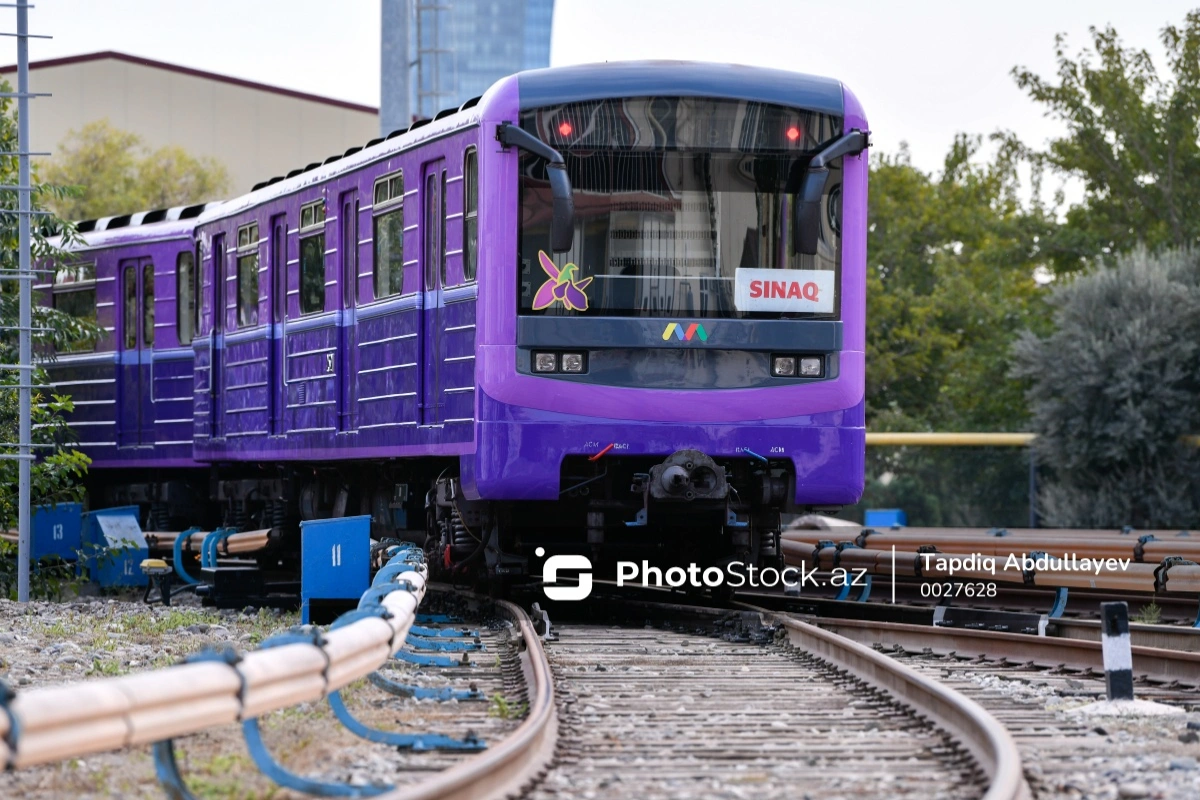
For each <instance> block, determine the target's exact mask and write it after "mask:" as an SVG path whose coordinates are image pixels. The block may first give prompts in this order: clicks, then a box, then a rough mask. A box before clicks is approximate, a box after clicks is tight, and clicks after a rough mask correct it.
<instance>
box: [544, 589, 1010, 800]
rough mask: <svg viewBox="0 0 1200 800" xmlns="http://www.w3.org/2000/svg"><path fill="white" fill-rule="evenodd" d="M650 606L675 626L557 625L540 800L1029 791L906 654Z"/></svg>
mask: <svg viewBox="0 0 1200 800" xmlns="http://www.w3.org/2000/svg"><path fill="white" fill-rule="evenodd" d="M640 609H641V612H642V613H645V614H648V615H651V616H654V617H656V618H658V619H659V620H660V621H662V622H665V623H667V624H668V626H669V627H667V628H651V627H643V626H642V625H640V624H637V623H633V624H630V625H626V626H620V627H614V626H612V625H587V624H569V625H559V626H556V627H555V631H556V632H557V637H558V638H557V641H554V642H552V643H550V645H549V655H550V661H551V664H552V667H553V670H554V674H555V678H556V689H557V692H558V698H559V700H558V706H559V713H560V715H561V718H562V720H561V721H562V730H561V733H560V743H559V748H558V755H557V760H556V764H555V767H554V769H552V770H551V771H550V772H549V773H548V774H547V776H546V777H545V778H544V779H543V781H542V782H541V783H540V784H539V785H538V786H537V787H536V788H535V789H534V790H533V791H532V792H531V793H530V794H529V795H528V797H531V798H534V799H535V800H545V798H552V797H564V796H571V797H577V796H582V797H589V798H605V797H614V798H616V797H621V798H624V797H629V796H631V795H634V794H636V795H637V796H639V797H641V798H647V799H649V798H659V797H673V798H674V797H690V796H695V797H756V798H759V797H761V798H770V797H789V798H794V797H797V796H811V797H822V798H840V797H845V798H850V797H854V798H862V797H882V796H889V797H890V796H904V795H911V796H920V797H929V798H947V799H948V798H977V797H988V798H1001V797H1003V798H1017V797H1024V796H1025V795H1024V784H1023V782H1022V779H1021V773H1020V769H1019V764H1018V763H1017V757H1016V750H1015V747H1014V746H1013V745H1012V743H1011V741H1009V740H1008V739H1007V735H1006V734H1005V733H1004V731H1003V729H1002V728H1001V727H1000V725H999V724H998V723H996V722H995V720H993V719H991V718H990V717H988V715H987V714H985V713H983V712H982V711H981V710H980V709H978V708H977V707H975V706H974V705H973V704H972V703H970V702H969V701H966V700H965V699H964V698H962V697H960V696H958V695H955V694H954V693H953V692H947V691H945V690H944V689H943V688H942V687H940V686H938V685H937V683H936V682H934V681H930V680H927V679H924V678H922V677H921V676H919V675H917V674H916V673H914V672H912V671H911V670H907V669H906V668H905V667H903V666H902V665H900V664H899V663H898V662H895V661H892V660H891V659H888V658H886V657H883V656H880V655H879V654H877V653H873V652H871V651H870V650H869V649H867V648H863V647H861V646H858V645H855V644H854V643H852V642H848V641H846V640H844V639H841V638H840V637H837V636H832V635H829V634H826V633H824V632H822V631H819V630H816V629H814V628H812V627H811V626H808V625H805V624H804V623H793V622H792V621H788V620H781V621H782V622H783V627H782V628H775V627H772V626H768V627H762V626H759V625H758V623H757V620H756V619H752V618H751V617H752V616H753V615H751V617H747V618H745V619H743V618H740V617H738V616H737V615H733V616H732V617H731V616H730V615H728V614H724V615H722V614H721V613H720V612H705V611H703V610H700V609H693V608H686V607H673V606H661V607H660V606H655V605H653V604H651V605H643V606H640ZM633 615H634V616H636V615H637V612H636V611H635V612H633ZM684 620H686V621H684Z"/></svg>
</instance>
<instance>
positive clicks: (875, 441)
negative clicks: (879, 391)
mask: <svg viewBox="0 0 1200 800" xmlns="http://www.w3.org/2000/svg"><path fill="white" fill-rule="evenodd" d="M1036 438H1037V434H1036V433H890V432H887V431H877V432H875V433H871V432H868V433H867V444H870V445H884V446H892V447H903V446H908V445H911V446H913V447H1025V446H1026V445H1028V444H1029V443H1030V442H1032V441H1033V440H1034V439H1036ZM1182 438H1183V441H1184V442H1186V443H1188V444H1190V445H1192V446H1194V447H1200V434H1189V435H1187V436H1184V437H1182Z"/></svg>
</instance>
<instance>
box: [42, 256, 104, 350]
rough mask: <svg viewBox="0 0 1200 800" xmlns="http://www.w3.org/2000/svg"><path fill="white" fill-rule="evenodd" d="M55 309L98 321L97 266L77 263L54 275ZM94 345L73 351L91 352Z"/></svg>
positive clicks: (52, 298)
mask: <svg viewBox="0 0 1200 800" xmlns="http://www.w3.org/2000/svg"><path fill="white" fill-rule="evenodd" d="M51 302H52V303H53V304H54V308H56V309H57V310H59V311H61V312H62V313H64V314H68V315H70V316H72V317H75V318H76V319H83V320H88V321H90V322H95V321H96V265H95V264H94V263H90V262H89V263H82V262H77V263H74V264H67V265H64V266H63V267H60V268H59V269H58V270H56V271H55V273H54V288H53V290H52V293H51ZM94 346H95V345H94V344H80V345H78V346H77V347H75V348H72V349H73V350H91V349H92V348H93V347H94Z"/></svg>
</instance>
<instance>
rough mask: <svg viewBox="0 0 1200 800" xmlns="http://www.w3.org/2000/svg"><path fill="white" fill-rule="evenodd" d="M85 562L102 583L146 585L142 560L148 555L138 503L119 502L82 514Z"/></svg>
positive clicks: (109, 584) (96, 579)
mask: <svg viewBox="0 0 1200 800" xmlns="http://www.w3.org/2000/svg"><path fill="white" fill-rule="evenodd" d="M82 540H83V550H84V555H85V559H84V565H85V566H86V567H87V569H88V574H89V575H91V578H92V580H94V581H96V582H97V583H99V584H100V585H101V586H145V585H146V580H147V578H146V575H145V574H144V573H143V572H142V570H141V563H142V561H143V560H144V559H146V558H149V557H150V548H149V547H148V546H147V545H146V537H145V536H144V535H142V528H141V526H140V525H138V507H137V506H119V507H117V508H103V509H100V510H99V511H90V512H88V513H87V514H84V515H83V531H82Z"/></svg>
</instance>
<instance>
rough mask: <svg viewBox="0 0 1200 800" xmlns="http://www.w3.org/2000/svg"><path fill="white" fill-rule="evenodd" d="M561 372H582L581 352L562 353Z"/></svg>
mask: <svg viewBox="0 0 1200 800" xmlns="http://www.w3.org/2000/svg"><path fill="white" fill-rule="evenodd" d="M562 371H563V372H583V353H563V354H562Z"/></svg>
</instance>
